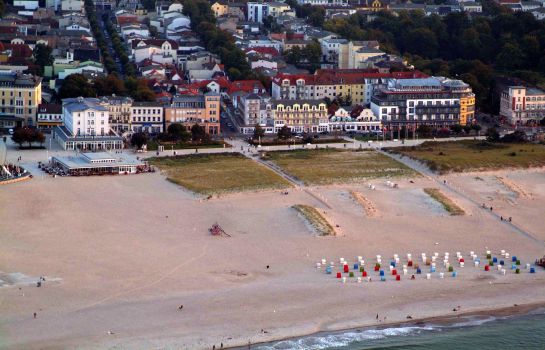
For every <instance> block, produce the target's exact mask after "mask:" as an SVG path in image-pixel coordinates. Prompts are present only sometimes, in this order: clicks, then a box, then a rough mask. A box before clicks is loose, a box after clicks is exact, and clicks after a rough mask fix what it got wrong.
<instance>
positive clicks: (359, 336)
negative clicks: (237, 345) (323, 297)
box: [256, 326, 434, 350]
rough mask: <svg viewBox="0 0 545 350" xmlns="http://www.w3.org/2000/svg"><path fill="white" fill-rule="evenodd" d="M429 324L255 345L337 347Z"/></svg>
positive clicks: (279, 349)
mask: <svg viewBox="0 0 545 350" xmlns="http://www.w3.org/2000/svg"><path fill="white" fill-rule="evenodd" d="M433 329H434V328H433V327H431V326H423V327H398V328H384V329H368V330H363V331H350V332H343V333H334V334H324V335H314V336H309V337H304V338H299V339H292V340H283V341H279V342H276V343H273V344H267V345H261V346H258V347H256V349H258V350H321V349H329V348H338V347H344V346H347V345H350V344H352V343H356V342H364V341H366V340H378V339H384V338H387V337H399V336H407V335H410V334H415V333H420V332H422V331H430V330H433Z"/></svg>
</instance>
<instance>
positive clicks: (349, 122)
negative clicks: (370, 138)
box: [329, 106, 382, 134]
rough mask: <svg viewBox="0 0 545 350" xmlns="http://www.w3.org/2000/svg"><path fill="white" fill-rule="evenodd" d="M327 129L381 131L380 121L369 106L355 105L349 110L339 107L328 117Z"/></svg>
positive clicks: (365, 132)
mask: <svg viewBox="0 0 545 350" xmlns="http://www.w3.org/2000/svg"><path fill="white" fill-rule="evenodd" d="M329 131H344V132H354V133H358V134H370V133H379V132H382V123H381V121H380V119H379V118H378V117H377V116H376V115H375V114H374V113H373V111H372V110H370V109H369V108H363V107H361V106H356V107H354V109H352V111H349V110H348V109H345V108H342V107H341V108H339V109H337V110H336V111H335V113H334V114H333V115H332V116H331V117H330V118H329Z"/></svg>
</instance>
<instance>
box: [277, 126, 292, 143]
mask: <svg viewBox="0 0 545 350" xmlns="http://www.w3.org/2000/svg"><path fill="white" fill-rule="evenodd" d="M290 137H291V130H290V128H288V126H287V125H284V126H283V127H281V128H280V129H278V138H279V139H280V140H287V139H289V138H290Z"/></svg>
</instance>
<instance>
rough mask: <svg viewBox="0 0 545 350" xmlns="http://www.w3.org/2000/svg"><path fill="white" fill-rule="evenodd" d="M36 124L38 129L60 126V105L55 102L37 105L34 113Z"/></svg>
mask: <svg viewBox="0 0 545 350" xmlns="http://www.w3.org/2000/svg"><path fill="white" fill-rule="evenodd" d="M36 122H37V123H36V125H37V126H38V128H40V129H51V128H54V127H55V126H61V125H62V124H63V122H62V105H60V104H55V103H42V104H40V105H39V106H38V113H37V114H36Z"/></svg>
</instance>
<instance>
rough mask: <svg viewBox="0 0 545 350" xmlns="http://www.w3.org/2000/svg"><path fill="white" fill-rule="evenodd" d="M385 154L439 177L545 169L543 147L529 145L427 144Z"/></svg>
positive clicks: (472, 141)
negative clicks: (402, 158) (422, 165)
mask: <svg viewBox="0 0 545 350" xmlns="http://www.w3.org/2000/svg"><path fill="white" fill-rule="evenodd" d="M388 151H390V152H394V153H399V154H403V155H406V156H408V157H411V158H413V159H417V160H420V161H422V162H424V163H425V164H427V165H428V167H429V168H430V169H431V170H433V171H436V172H438V173H440V174H444V173H448V172H464V171H479V170H495V169H505V168H530V167H541V166H545V145H539V144H532V143H518V144H511V143H490V142H487V141H474V140H463V141H449V142H433V141H428V142H424V143H422V144H421V145H419V146H408V147H396V148H389V149H388Z"/></svg>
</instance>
